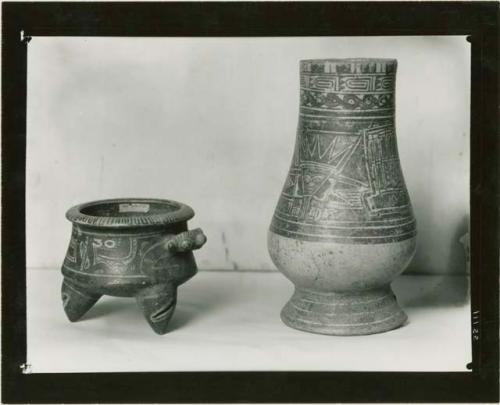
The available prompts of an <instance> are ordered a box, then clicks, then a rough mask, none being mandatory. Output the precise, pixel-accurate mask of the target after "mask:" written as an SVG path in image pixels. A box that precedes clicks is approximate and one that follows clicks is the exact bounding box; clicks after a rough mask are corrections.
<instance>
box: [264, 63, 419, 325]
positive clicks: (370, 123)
mask: <svg viewBox="0 0 500 405" xmlns="http://www.w3.org/2000/svg"><path fill="white" fill-rule="evenodd" d="M300 66H301V72H300V84H301V90H300V93H301V97H300V116H299V125H298V130H297V136H296V143H295V151H294V156H293V159H292V164H291V167H290V170H289V173H288V176H287V179H286V182H285V185H284V187H283V190H282V193H281V196H280V199H279V202H278V204H277V207H276V210H275V213H274V216H273V219H272V223H271V227H270V230H269V235H268V248H269V252H270V255H271V258H272V260H273V262H274V263H275V264H276V266H277V267H278V269H279V270H280V271H281V272H283V273H284V274H285V275H286V276H287V277H288V278H289V279H290V280H291V281H292V282H293V283H294V284H295V286H296V293H295V294H294V297H292V299H291V301H290V302H289V303H288V304H287V305H286V306H285V308H284V309H283V311H282V319H283V321H284V322H285V323H286V324H288V325H289V326H292V327H295V328H298V329H302V330H307V331H311V332H318V333H327V334H342V335H351V334H367V333H376V332H381V331H384V330H389V329H393V328H395V327H397V326H399V325H401V324H402V323H404V322H405V320H406V315H405V314H404V312H403V311H402V310H401V309H400V308H399V306H398V305H397V302H396V300H395V298H394V295H393V293H392V291H391V290H390V282H391V281H392V280H393V279H394V277H396V276H397V275H398V274H400V273H401V272H402V271H403V270H404V269H405V267H406V266H407V265H408V263H409V262H410V260H411V258H412V257H413V255H414V253H415V248H416V224H415V218H414V215H413V211H412V207H411V203H410V199H409V195H408V191H407V189H406V185H405V182H404V178H403V174H402V170H401V166H400V162H399V155H398V150H397V141H396V131H395V123H394V121H395V120H394V101H395V97H394V95H395V75H396V61H395V60H390V59H389V60H388V59H345V60H331V59H329V60H312V61H302V62H301V65H300Z"/></svg>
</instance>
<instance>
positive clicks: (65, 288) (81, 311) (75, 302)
mask: <svg viewBox="0 0 500 405" xmlns="http://www.w3.org/2000/svg"><path fill="white" fill-rule="evenodd" d="M61 298H62V302H63V308H64V312H65V313H66V316H67V317H68V319H69V320H70V321H71V322H76V321H78V320H79V319H80V318H81V317H82V316H83V315H85V313H86V312H87V311H88V310H89V309H90V308H92V307H93V306H94V304H95V303H96V302H97V300H99V298H101V295H100V294H93V293H90V292H88V291H87V290H84V289H82V288H81V287H79V286H77V285H76V284H74V283H72V282H70V281H68V280H67V279H64V281H63V283H62V287H61Z"/></svg>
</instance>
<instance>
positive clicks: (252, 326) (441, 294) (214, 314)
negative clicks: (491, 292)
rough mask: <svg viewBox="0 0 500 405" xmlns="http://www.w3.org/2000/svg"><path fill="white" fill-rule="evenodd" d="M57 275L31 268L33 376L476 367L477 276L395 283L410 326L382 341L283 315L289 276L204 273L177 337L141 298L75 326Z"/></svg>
mask: <svg viewBox="0 0 500 405" xmlns="http://www.w3.org/2000/svg"><path fill="white" fill-rule="evenodd" d="M61 281H62V276H61V274H60V273H59V271H58V270H55V269H51V270H49V269H43V270H41V269H28V272H27V339H28V364H30V365H31V370H30V371H31V372H33V373H51V372H59V373H62V372H113V371H114V372H117V371H467V369H466V364H467V363H468V362H470V361H471V338H470V336H471V328H470V299H469V295H470V293H469V279H468V278H467V277H465V276H424V275H418V276H417V275H411V276H410V275H403V276H400V277H399V278H397V279H396V280H395V281H394V283H393V289H394V292H395V293H396V296H397V297H398V302H399V303H400V304H401V306H402V307H403V309H404V310H405V311H406V313H407V315H408V318H409V321H408V323H407V324H405V325H404V326H403V327H401V328H399V329H396V330H393V331H390V332H386V333H382V334H376V335H369V336H355V337H339V336H324V335H315V334H311V333H305V332H300V331H297V330H294V329H291V328H289V327H287V326H285V325H284V324H283V323H282V322H281V320H280V317H279V313H280V310H281V308H282V306H283V305H284V304H285V303H286V301H287V300H288V298H289V297H290V296H291V294H292V291H293V286H292V284H291V283H290V282H289V281H288V280H287V279H286V278H285V277H284V276H282V275H281V274H280V273H276V272H246V271H238V272H233V271H200V272H199V273H198V274H197V275H196V276H195V277H194V278H193V279H191V280H189V281H188V282H187V283H185V284H184V285H182V286H181V287H180V288H179V293H178V304H177V308H176V311H175V313H174V316H173V318H172V320H171V322H170V332H169V333H167V334H166V335H163V336H159V335H156V334H154V333H153V331H152V330H151V329H150V328H149V326H148V325H147V323H146V321H145V319H144V318H143V316H142V314H141V313H140V311H139V309H138V308H137V306H136V303H135V300H134V299H133V298H116V297H108V296H105V297H102V298H101V299H100V300H99V302H98V303H97V304H96V305H95V306H94V307H93V308H92V309H91V310H90V311H89V312H88V313H87V314H86V315H85V316H84V317H83V318H82V319H81V320H80V321H79V322H76V323H70V322H69V321H68V320H67V319H66V317H65V314H64V312H63V309H62V304H61V301H60V283H61Z"/></svg>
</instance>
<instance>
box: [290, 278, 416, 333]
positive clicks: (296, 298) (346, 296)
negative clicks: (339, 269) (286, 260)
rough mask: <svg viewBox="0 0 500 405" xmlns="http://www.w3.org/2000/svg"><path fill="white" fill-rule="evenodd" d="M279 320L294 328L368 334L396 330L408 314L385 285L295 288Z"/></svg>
mask: <svg viewBox="0 0 500 405" xmlns="http://www.w3.org/2000/svg"><path fill="white" fill-rule="evenodd" d="M281 319H282V321H283V322H284V323H285V324H286V325H288V326H290V327H292V328H295V329H299V330H303V331H306V332H312V333H321V334H325V335H368V334H372V333H380V332H385V331H388V330H391V329H395V328H397V327H399V326H401V325H402V324H403V323H405V321H406V319H407V316H406V314H405V313H404V312H403V310H402V309H401V308H400V306H399V305H398V303H397V301H396V296H395V295H394V293H393V292H392V289H391V287H390V286H389V285H388V286H386V287H383V288H378V289H373V290H367V291H357V292H344V293H319V292H313V291H310V290H303V289H298V288H296V289H295V293H294V294H293V296H292V298H291V299H290V301H288V303H287V304H286V305H285V307H284V308H283V310H282V311H281Z"/></svg>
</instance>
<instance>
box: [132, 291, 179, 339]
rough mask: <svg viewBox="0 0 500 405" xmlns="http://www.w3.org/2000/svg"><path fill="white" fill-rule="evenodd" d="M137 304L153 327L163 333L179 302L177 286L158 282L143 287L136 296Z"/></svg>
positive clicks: (165, 331)
mask: <svg viewBox="0 0 500 405" xmlns="http://www.w3.org/2000/svg"><path fill="white" fill-rule="evenodd" d="M135 299H136V300H137V305H138V306H139V308H140V309H141V311H142V312H143V314H144V317H145V318H146V320H147V321H148V323H149V325H150V326H151V328H152V329H153V330H154V331H155V332H156V333H158V334H159V335H163V334H165V333H167V327H168V323H169V321H170V319H171V318H172V315H173V314H174V310H175V306H176V304H177V287H175V286H173V285H172V284H156V285H153V286H150V287H146V288H143V289H141V290H140V291H139V292H138V293H137V295H136V296H135Z"/></svg>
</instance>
